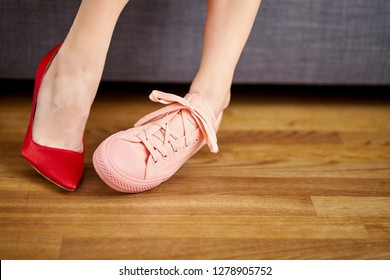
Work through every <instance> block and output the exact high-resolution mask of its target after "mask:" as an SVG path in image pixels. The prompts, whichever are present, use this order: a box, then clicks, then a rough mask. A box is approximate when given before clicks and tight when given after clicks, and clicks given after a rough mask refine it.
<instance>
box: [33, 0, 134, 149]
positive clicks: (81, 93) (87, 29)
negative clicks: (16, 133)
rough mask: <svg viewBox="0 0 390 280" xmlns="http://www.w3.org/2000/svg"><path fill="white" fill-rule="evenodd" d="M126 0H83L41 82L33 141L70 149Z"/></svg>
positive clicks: (78, 142)
mask: <svg viewBox="0 0 390 280" xmlns="http://www.w3.org/2000/svg"><path fill="white" fill-rule="evenodd" d="M127 2H128V0H110V1H107V0H83V1H82V3H81V5H80V8H79V11H78V13H77V16H76V18H75V20H74V22H73V25H72V27H71V29H70V31H69V33H68V35H67V37H66V39H65V41H64V43H63V45H62V47H61V49H60V50H59V52H58V54H57V55H56V57H55V58H54V60H53V62H52V64H51V65H50V67H49V69H48V71H47V73H46V75H45V77H44V81H43V82H42V85H41V88H40V91H39V95H38V101H37V110H36V113H35V120H34V127H33V138H34V141H36V142H37V143H39V144H41V145H44V146H49V147H56V148H63V149H69V150H75V151H81V150H82V138H83V134H84V128H85V124H86V122H87V118H88V116H89V111H90V108H91V105H92V102H93V100H94V98H95V95H96V91H97V88H98V85H99V82H100V79H101V75H102V72H103V67H104V64H105V60H106V56H107V52H108V48H109V45H110V41H111V37H112V33H113V31H114V28H115V25H116V22H117V20H118V18H119V15H120V13H121V12H122V10H123V8H124V7H125V6H126V4H127Z"/></svg>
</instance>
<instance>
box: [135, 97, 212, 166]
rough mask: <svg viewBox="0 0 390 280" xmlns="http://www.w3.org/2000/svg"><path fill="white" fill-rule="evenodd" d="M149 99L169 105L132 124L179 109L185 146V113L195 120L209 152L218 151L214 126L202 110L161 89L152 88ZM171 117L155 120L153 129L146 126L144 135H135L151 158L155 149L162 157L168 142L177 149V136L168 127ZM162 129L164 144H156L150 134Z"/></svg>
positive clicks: (142, 122)
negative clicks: (159, 120) (161, 120)
mask: <svg viewBox="0 0 390 280" xmlns="http://www.w3.org/2000/svg"><path fill="white" fill-rule="evenodd" d="M149 98H150V100H152V101H153V102H159V103H161V104H165V105H170V106H166V107H164V108H161V109H159V110H157V111H155V112H152V113H150V114H148V115H146V116H145V117H143V118H141V119H140V120H139V121H138V122H137V123H136V124H135V125H134V126H135V127H138V126H141V125H143V124H146V123H148V122H151V121H154V120H157V119H160V118H161V117H164V116H167V115H168V114H170V113H179V112H180V111H181V116H182V121H183V128H184V136H185V146H187V145H188V144H189V143H190V139H189V137H190V132H189V131H188V123H187V122H188V119H187V114H190V115H191V116H192V117H193V119H194V120H195V122H196V124H197V125H198V127H199V129H200V131H201V132H202V134H203V136H204V138H205V140H206V142H207V145H208V147H209V149H210V151H211V152H213V153H217V152H218V145H217V135H216V133H215V128H214V125H213V123H212V120H210V119H209V118H206V117H205V116H203V115H202V112H201V111H200V110H198V109H197V108H196V107H194V106H192V104H191V103H190V102H189V101H188V100H186V99H184V98H182V97H180V96H177V95H174V94H170V93H165V92H162V91H157V90H154V91H153V92H152V93H151V94H150V96H149ZM170 119H171V118H166V120H164V122H163V123H158V122H156V123H155V125H156V127H155V129H152V130H150V131H148V128H146V129H145V130H144V135H139V134H138V135H137V137H138V138H139V139H140V140H141V142H142V143H143V144H144V145H145V147H146V148H147V149H148V150H149V152H150V153H151V155H152V156H153V158H154V159H155V158H156V156H155V150H156V149H158V150H160V151H161V150H162V152H163V153H162V154H163V157H164V156H165V155H166V154H167V153H166V151H165V147H166V144H167V143H168V142H169V143H170V144H171V145H172V148H173V150H174V151H175V152H176V151H177V146H176V144H175V141H174V140H176V139H177V137H175V136H173V135H174V134H173V132H171V129H170V128H169V120H170ZM161 128H162V129H163V135H164V140H163V142H164V144H163V147H161V145H158V144H156V143H155V142H153V141H152V137H151V136H152V135H151V134H153V133H154V132H156V131H157V130H160V129H161Z"/></svg>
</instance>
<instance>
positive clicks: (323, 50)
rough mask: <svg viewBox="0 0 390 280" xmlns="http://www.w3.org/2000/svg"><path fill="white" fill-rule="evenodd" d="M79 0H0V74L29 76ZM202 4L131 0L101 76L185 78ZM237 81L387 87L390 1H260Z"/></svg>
mask: <svg viewBox="0 0 390 280" xmlns="http://www.w3.org/2000/svg"><path fill="white" fill-rule="evenodd" d="M79 2H80V1H78V0H65V1H56V0H28V1H27V0H25V1H19V0H1V2H0V63H1V64H0V78H2V79H32V78H33V76H34V72H35V68H36V65H37V63H38V62H39V60H40V58H41V57H42V56H43V55H44V54H45V53H46V52H47V51H48V50H49V49H50V48H51V47H53V46H54V45H55V44H56V43H57V42H59V41H60V40H62V39H63V38H64V36H65V35H66V33H67V30H68V29H69V27H70V25H71V23H72V20H73V18H74V15H75V13H76V11H77V8H78V5H79ZM206 3H207V1H206V0H203V1H201V0H181V1H180V0H131V1H130V3H129V4H128V6H127V7H126V9H125V10H124V12H123V14H122V16H121V18H120V20H119V22H118V25H117V27H116V30H115V33H114V36H113V41H112V45H111V48H110V52H109V55H108V59H107V64H106V69H105V72H104V76H103V79H104V80H108V81H130V82H189V81H191V79H192V77H193V76H194V74H195V71H196V69H197V66H198V63H199V57H200V51H201V39H202V30H203V22H204V18H205V10H206ZM235 82H236V83H268V84H280V83H281V84H331V85H389V84H390V1H387V0H369V1H367V0H263V3H262V5H261V8H260V12H259V14H258V17H257V19H256V23H255V26H254V28H253V32H252V34H251V37H250V39H249V42H248V44H247V46H246V48H245V50H244V53H243V54H242V57H241V60H240V62H239V65H238V67H237V71H236V76H235Z"/></svg>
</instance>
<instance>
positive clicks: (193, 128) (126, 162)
mask: <svg viewBox="0 0 390 280" xmlns="http://www.w3.org/2000/svg"><path fill="white" fill-rule="evenodd" d="M150 99H151V100H152V101H155V102H160V103H162V104H170V105H169V106H167V107H165V108H162V109H160V110H158V111H156V112H153V113H151V114H149V115H147V116H145V117H144V118H142V119H141V120H139V121H138V122H137V123H136V124H135V126H134V128H130V129H128V130H125V131H121V132H118V133H116V134H114V135H112V136H111V137H109V138H108V139H106V140H105V141H104V142H103V143H102V144H100V146H99V147H98V148H97V150H96V151H95V153H94V155H93V164H94V167H95V169H96V171H97V173H98V174H99V176H100V177H101V178H102V180H103V181H104V182H105V183H106V184H107V185H109V186H110V187H112V188H113V189H115V190H117V191H121V192H129V193H136V192H142V191H146V190H149V189H151V188H154V187H156V186H158V185H159V184H161V183H162V182H164V181H165V180H167V179H169V178H170V177H171V176H172V175H173V174H174V173H175V172H176V171H177V170H178V169H179V168H180V167H181V166H182V165H183V164H184V163H185V162H186V161H187V160H188V159H189V158H190V157H192V156H193V155H194V154H195V153H196V152H197V151H198V150H199V149H200V148H202V147H203V146H204V145H205V144H206V143H207V144H208V146H209V148H210V150H211V152H214V153H216V152H218V146H217V138H216V131H217V129H218V127H219V124H220V122H221V119H222V113H220V114H219V116H218V117H217V118H216V117H215V115H214V112H213V111H212V109H211V108H210V106H209V105H208V104H207V103H206V102H205V101H204V100H203V99H202V98H201V96H200V95H199V94H197V93H190V94H187V95H186V96H185V97H184V98H181V97H179V96H176V95H173V94H168V93H163V92H160V91H153V92H152V94H151V95H150Z"/></svg>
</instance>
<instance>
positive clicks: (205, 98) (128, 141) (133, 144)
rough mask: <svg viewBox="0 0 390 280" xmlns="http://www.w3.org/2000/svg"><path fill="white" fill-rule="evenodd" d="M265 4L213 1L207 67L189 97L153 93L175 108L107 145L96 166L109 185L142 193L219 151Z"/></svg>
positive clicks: (206, 38) (100, 150)
mask: <svg viewBox="0 0 390 280" xmlns="http://www.w3.org/2000/svg"><path fill="white" fill-rule="evenodd" d="M259 5H260V0H245V1H244V0H209V4H208V13H207V20H206V27H205V35H204V44H203V52H202V60H201V65H200V68H199V71H198V74H197V75H196V77H195V79H194V81H193V83H192V85H191V88H190V93H189V94H187V95H186V96H185V97H184V98H181V97H179V96H176V95H172V94H167V93H163V92H159V91H153V92H152V94H151V95H150V98H151V99H152V100H153V101H155V102H160V103H163V104H171V103H174V104H171V105H168V106H167V107H165V108H164V109H162V111H161V110H159V111H156V112H153V113H151V114H149V115H147V116H145V117H144V118H142V119H141V120H140V121H138V122H137V123H136V124H135V127H134V128H131V129H128V130H126V131H122V132H118V133H116V134H115V135H113V136H111V137H110V138H108V139H107V140H106V141H104V142H103V143H101V144H100V145H99V147H98V148H97V149H96V151H95V153H94V155H93V164H94V167H95V169H96V171H97V173H98V174H99V176H100V177H101V178H102V179H103V181H104V182H106V183H107V185H109V186H110V187H112V188H113V189H115V190H118V191H121V192H142V191H146V190H149V189H151V188H154V187H156V186H157V185H159V184H161V183H162V182H164V181H165V180H167V179H168V178H170V177H171V176H172V175H173V174H174V173H175V172H176V171H177V170H178V169H179V168H180V167H181V166H182V165H183V164H184V163H185V162H186V161H187V160H188V159H189V158H191V157H192V156H193V155H194V154H195V153H196V152H197V151H198V150H199V149H200V148H202V146H203V145H204V144H205V143H207V144H208V146H209V148H210V150H211V151H212V152H218V145H217V139H216V135H215V133H216V130H217V129H218V126H219V122H220V120H221V116H222V115H221V114H220V112H221V111H222V110H223V109H224V108H225V107H226V106H227V105H228V103H229V99H230V86H231V83H232V79H233V73H234V69H235V67H236V64H237V62H238V59H239V57H240V54H241V52H242V49H243V48H244V45H245V42H246V40H247V38H248V36H249V32H250V30H251V27H252V25H253V22H254V19H255V16H256V13H257V10H258V8H259Z"/></svg>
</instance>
